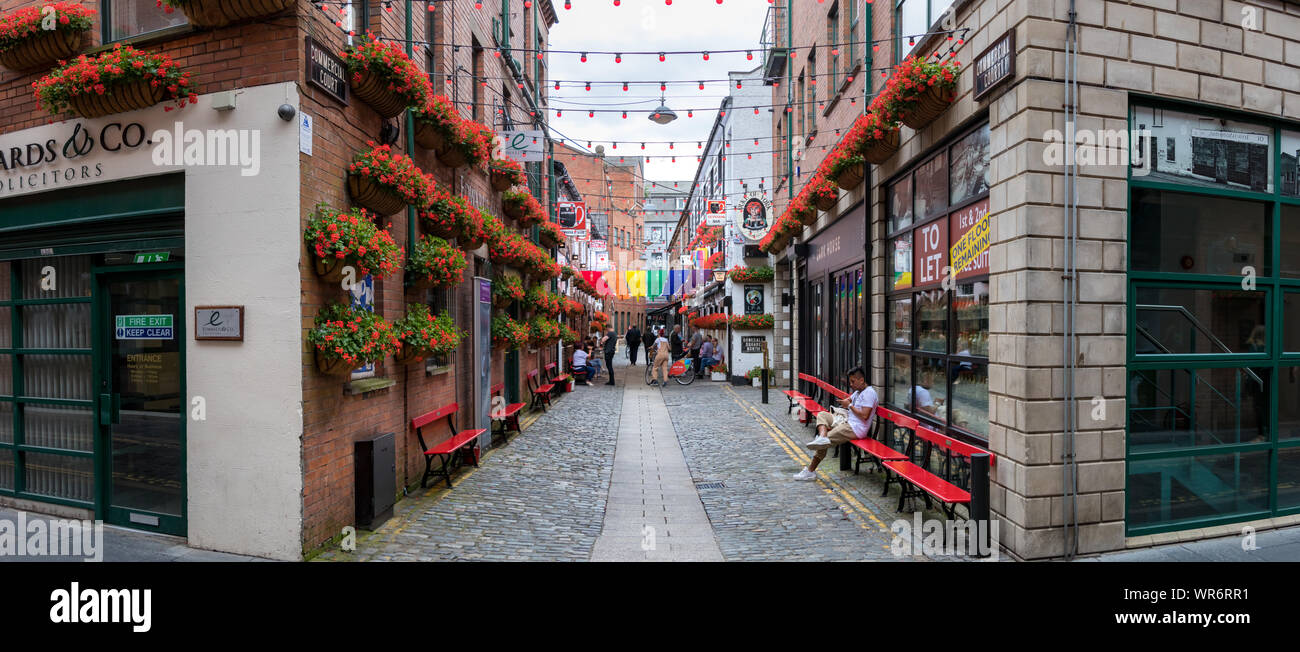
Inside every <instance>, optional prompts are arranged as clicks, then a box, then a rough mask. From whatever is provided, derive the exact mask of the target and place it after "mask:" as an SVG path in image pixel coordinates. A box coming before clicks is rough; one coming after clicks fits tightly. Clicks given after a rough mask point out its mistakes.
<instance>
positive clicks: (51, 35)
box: [0, 30, 86, 71]
mask: <svg viewBox="0 0 1300 652" xmlns="http://www.w3.org/2000/svg"><path fill="white" fill-rule="evenodd" d="M85 34H86V33H85V32H74V31H71V30H54V31H52V32H45V31H41V32H37V33H36V34H33V35H32V36H29V37H27V38H26V39H23V41H22V42H20V43H18V44H17V45H15V46H13V47H12V48H9V49H8V50H6V51H5V52H3V53H0V66H4V67H6V68H8V69H10V70H16V71H23V70H32V69H34V68H48V67H50V66H52V65H54V64H55V63H57V62H58V61H59V60H60V59H71V58H72V55H74V54H76V53H78V52H80V51H81V42H82V38H83V37H84V36H85Z"/></svg>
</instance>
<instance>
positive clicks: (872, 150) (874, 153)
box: [862, 127, 898, 165]
mask: <svg viewBox="0 0 1300 652" xmlns="http://www.w3.org/2000/svg"><path fill="white" fill-rule="evenodd" d="M896 152H898V127H893V128H892V129H885V130H881V136H880V137H879V138H872V139H869V140H867V141H865V142H864V143H863V148H862V157H863V158H864V159H866V161H867V162H868V163H871V164H873V165H880V164H881V163H884V162H885V161H888V160H889V159H890V157H892V156H893V155H894V154H895V153H896Z"/></svg>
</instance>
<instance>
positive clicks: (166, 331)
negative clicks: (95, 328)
mask: <svg viewBox="0 0 1300 652" xmlns="http://www.w3.org/2000/svg"><path fill="white" fill-rule="evenodd" d="M114 319H115V321H116V322H117V324H116V327H117V328H116V333H117V339H119V340H170V339H172V338H173V337H175V332H174V330H173V324H172V315H116V316H115V317H114Z"/></svg>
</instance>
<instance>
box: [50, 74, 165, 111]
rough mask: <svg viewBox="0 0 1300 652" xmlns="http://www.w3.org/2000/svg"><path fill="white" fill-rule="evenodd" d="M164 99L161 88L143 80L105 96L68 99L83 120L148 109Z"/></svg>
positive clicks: (85, 94)
mask: <svg viewBox="0 0 1300 652" xmlns="http://www.w3.org/2000/svg"><path fill="white" fill-rule="evenodd" d="M162 99H163V91H162V89H161V88H154V87H152V86H151V85H150V84H149V82H147V81H145V80H143V79H137V80H135V81H130V82H126V83H125V84H121V85H118V86H115V87H114V88H113V89H112V90H109V91H106V92H105V93H104V94H103V95H97V94H95V93H82V94H79V95H72V96H69V97H68V105H69V106H71V107H72V110H73V111H75V112H76V113H77V115H79V116H81V117H83V118H87V119H89V118H102V117H104V116H106V115H113V114H114V113H126V112H128V111H136V110H139V109H147V108H149V107H151V106H153V105H155V104H157V103H159V102H161V101H162Z"/></svg>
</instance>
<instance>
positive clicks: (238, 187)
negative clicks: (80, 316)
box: [184, 83, 303, 560]
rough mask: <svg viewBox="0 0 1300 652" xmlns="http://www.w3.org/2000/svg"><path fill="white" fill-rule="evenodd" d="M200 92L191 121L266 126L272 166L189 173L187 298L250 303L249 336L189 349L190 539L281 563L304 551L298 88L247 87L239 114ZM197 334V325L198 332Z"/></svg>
mask: <svg viewBox="0 0 1300 652" xmlns="http://www.w3.org/2000/svg"><path fill="white" fill-rule="evenodd" d="M208 103H209V102H208V100H207V99H206V98H200V99H199V104H198V105H197V106H190V107H188V108H187V109H185V112H184V117H185V118H186V126H187V127H189V126H195V127H198V128H204V127H208V126H211V127H213V128H222V129H259V130H261V169H260V171H259V174H257V175H256V176H241V174H240V171H239V169H238V168H232V167H190V168H187V169H186V171H185V252H186V262H185V299H186V308H187V310H188V311H189V312H188V314H189V315H191V316H192V315H193V314H194V306H196V305H204V304H236V305H243V306H244V307H245V310H246V312H245V316H244V341H243V342H196V341H195V340H194V339H193V336H192V334H191V336H190V337H189V339H188V342H187V346H186V358H187V365H186V370H187V376H186V383H187V387H188V390H189V394H190V396H191V397H195V396H202V397H204V398H205V399H206V401H207V420H206V421H203V422H195V421H193V420H192V419H191V421H190V426H189V433H188V446H187V458H186V459H187V467H188V480H189V541H190V545H192V546H196V547H199V548H208V549H212V550H221V551H225V552H237V553H242V554H249V555H258V556H262V557H271V558H275V559H287V560H297V559H301V557H302V482H303V480H302V478H303V471H302V362H301V361H302V354H301V351H302V341H301V338H302V331H301V316H300V313H301V308H300V306H301V291H302V282H301V280H300V277H299V269H298V264H299V260H298V254H299V251H300V249H301V247H300V245H299V242H300V241H301V239H302V231H301V229H300V227H299V221H298V220H299V215H300V209H299V188H300V179H301V176H300V174H299V164H298V120H300V119H301V115H299V116H298V118H297V119H295V120H293V121H290V122H285V121H284V120H281V119H280V118H279V116H277V115H276V109H277V108H278V107H279V106H280V105H281V104H290V105H292V106H295V107H297V106H298V93H297V89H296V87H295V85H294V84H291V83H286V84H275V85H270V86H260V87H257V88H249V89H244V91H243V93H242V94H241V95H240V96H239V101H238V108H236V109H235V110H234V111H227V112H217V111H214V110H212V109H210V108H208ZM191 330H192V329H191Z"/></svg>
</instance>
